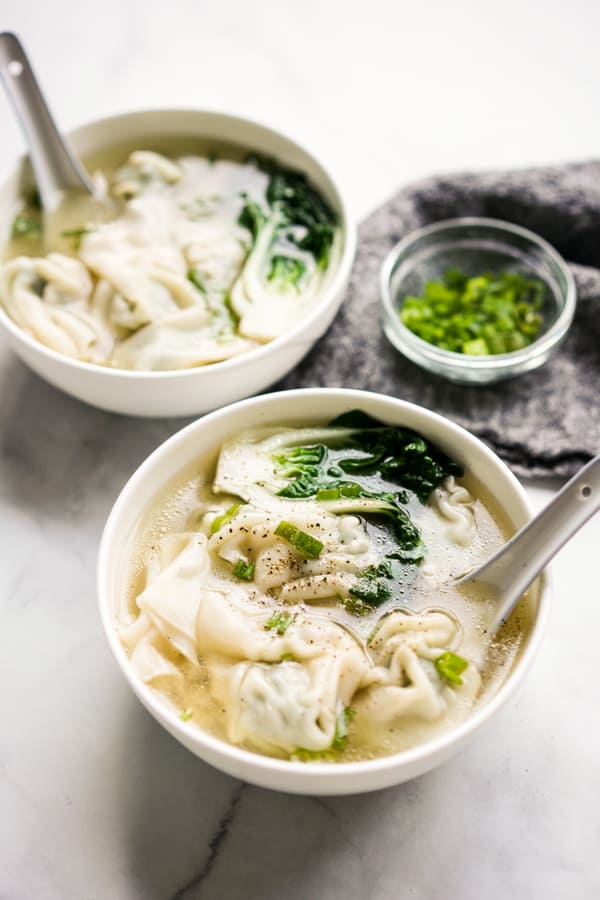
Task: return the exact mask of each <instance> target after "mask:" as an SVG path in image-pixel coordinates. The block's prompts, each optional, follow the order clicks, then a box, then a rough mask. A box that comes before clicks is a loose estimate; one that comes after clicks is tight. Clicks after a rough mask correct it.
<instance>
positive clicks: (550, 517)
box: [456, 456, 600, 634]
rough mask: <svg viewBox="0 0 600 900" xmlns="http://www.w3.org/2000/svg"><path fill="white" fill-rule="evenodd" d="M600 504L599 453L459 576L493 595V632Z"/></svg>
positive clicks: (462, 580) (459, 580)
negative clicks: (482, 559)
mask: <svg viewBox="0 0 600 900" xmlns="http://www.w3.org/2000/svg"><path fill="white" fill-rule="evenodd" d="M598 509H600V456H596V457H594V459H592V460H591V462H589V463H588V464H587V465H586V466H584V467H583V469H581V470H580V471H579V472H578V473H577V475H575V476H574V477H573V478H571V480H570V481H568V482H567V483H566V484H565V485H564V487H563V488H561V490H560V491H559V492H558V494H557V495H556V496H555V497H554V498H553V499H552V500H551V501H550V503H549V504H548V505H547V506H546V507H545V508H544V509H543V510H542V511H541V512H540V513H539V514H538V515H537V516H535V517H534V518H533V519H532V520H531V521H530V522H529V523H528V524H527V525H525V527H524V528H521V530H520V531H518V532H517V533H516V534H515V535H514V537H512V538H511V539H510V541H508V543H506V544H505V545H504V546H503V547H502V548H501V549H500V550H499V551H498V553H496V554H494V556H492V558H491V559H489V560H488V561H487V562H485V563H484V564H483V565H481V566H479V567H478V568H476V569H474V570H473V571H471V572H468V573H467V574H466V575H463V576H462V577H461V578H459V579H457V582H456V583H457V584H469V583H476V584H480V585H481V586H482V587H483V588H485V589H486V590H487V591H488V593H491V594H492V596H495V599H496V603H497V606H496V611H495V614H494V618H493V620H492V623H491V626H490V632H491V633H492V634H493V633H494V632H496V631H497V630H498V628H499V627H500V626H501V625H502V624H504V622H506V620H507V618H508V616H509V615H510V613H511V612H512V610H513V609H514V607H515V606H516V605H517V603H518V602H519V600H520V599H521V597H522V596H523V594H524V593H525V591H526V590H527V588H528V587H529V585H530V584H531V583H532V581H533V580H534V579H535V578H536V577H537V576H538V575H539V574H540V572H541V571H542V569H544V568H545V567H546V565H547V564H548V563H549V562H550V560H551V559H552V557H553V556H554V555H555V554H556V553H557V552H558V551H559V550H560V548H561V547H562V546H563V545H564V544H566V542H567V541H568V540H570V538H572V537H573V535H574V534H575V533H576V532H577V531H578V530H579V529H580V528H581V526H582V525H584V524H585V523H586V522H587V520H588V519H590V518H591V517H592V516H593V515H594V514H595V513H596V512H598Z"/></svg>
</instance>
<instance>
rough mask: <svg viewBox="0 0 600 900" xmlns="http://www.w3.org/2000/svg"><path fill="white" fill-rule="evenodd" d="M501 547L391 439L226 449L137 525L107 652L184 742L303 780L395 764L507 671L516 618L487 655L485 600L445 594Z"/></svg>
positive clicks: (244, 441)
mask: <svg viewBox="0 0 600 900" xmlns="http://www.w3.org/2000/svg"><path fill="white" fill-rule="evenodd" d="M506 532H507V529H506V527H505V524H504V523H503V522H502V521H500V520H499V519H498V516H497V514H496V511H495V510H494V509H492V508H491V507H490V504H489V503H488V502H487V501H486V500H485V495H484V492H483V491H482V490H481V489H480V487H479V486H478V485H477V484H476V483H475V482H474V481H473V480H472V479H469V476H468V473H467V474H464V473H463V472H462V471H461V469H460V467H459V466H458V465H457V464H456V463H454V462H453V461H452V460H451V459H449V458H448V457H447V456H445V455H444V454H443V453H442V452H440V451H439V450H438V449H437V448H436V447H435V446H434V445H433V444H431V443H430V442H429V441H427V440H425V439H424V438H422V437H421V436H419V435H418V434H416V433H415V432H414V431H411V430H409V429H406V428H402V427H396V426H387V425H384V424H383V423H381V422H379V421H377V420H375V419H373V418H371V417H370V416H368V415H366V414H365V413H363V412H360V411H355V412H351V413H345V414H343V415H342V416H339V417H338V418H337V419H335V420H334V421H333V422H331V423H330V424H329V425H326V426H311V425H310V424H308V425H306V426H302V427H295V428H290V427H278V426H276V425H275V426H273V427H270V426H269V427H261V428H257V429H253V430H250V431H245V432H243V433H241V434H239V435H237V436H236V437H235V438H232V439H230V440H228V441H226V442H225V443H224V444H223V445H222V446H221V447H220V448H218V456H217V458H216V459H215V458H214V456H213V457H212V458H207V459H204V460H199V465H198V469H197V470H196V471H195V472H194V473H193V474H191V473H187V474H186V475H185V476H183V475H182V476H181V478H180V480H179V481H178V482H176V483H174V484H173V485H172V486H171V488H170V489H169V490H168V491H167V492H166V493H165V494H164V495H163V496H162V497H161V498H160V499H159V501H158V502H157V504H156V506H155V508H154V509H152V510H151V511H150V512H149V513H148V514H147V516H146V517H145V519H144V521H143V522H142V523H141V524H140V527H139V533H138V534H137V536H136V550H135V553H134V554H133V562H132V565H131V571H130V576H129V580H128V593H127V596H126V597H123V598H122V599H121V604H120V608H119V611H118V616H117V620H118V631H119V636H120V639H121V642H122V644H123V646H124V647H125V649H126V652H127V655H128V657H129V660H130V664H131V666H132V669H133V671H134V672H135V674H136V676H137V677H138V678H139V679H141V681H143V682H144V683H146V684H147V685H148V686H149V687H150V688H152V689H154V690H156V691H158V692H159V693H160V694H161V695H162V696H164V697H165V699H166V700H167V701H168V702H169V703H170V704H172V705H174V706H175V708H176V709H177V710H178V712H179V715H180V718H181V719H182V720H183V722H185V723H186V727H189V728H195V727H200V728H201V729H204V730H206V731H208V732H209V733H211V734H213V735H215V736H216V737H218V738H221V739H222V740H224V741H227V742H229V743H231V744H234V745H236V746H240V747H243V748H245V749H247V750H251V751H254V752H257V753H262V754H266V755H269V756H272V757H276V758H280V759H284V760H292V761H300V762H306V763H310V762H311V761H326V762H332V763H335V762H350V761H358V760H365V759H373V758H375V757H378V756H385V755H389V754H393V753H397V752H399V751H401V750H405V749H407V748H410V747H414V746H416V745H418V744H420V743H423V742H425V741H427V740H429V739H430V738H433V737H434V736H435V735H438V734H440V733H441V732H442V731H445V730H447V729H449V728H451V727H453V726H455V725H456V724H458V723H459V722H461V721H463V720H464V719H465V718H466V717H467V716H468V715H469V713H470V711H471V710H472V709H473V707H474V706H475V704H477V703H478V702H480V701H481V700H482V698H485V697H489V696H490V695H491V694H492V693H493V692H494V691H495V690H496V688H497V687H498V686H499V685H500V684H501V683H502V681H503V679H504V677H505V676H506V675H507V674H508V672H509V670H510V667H511V665H512V662H513V660H514V658H515V654H516V652H517V650H518V647H519V644H520V641H521V636H522V628H521V623H520V621H519V617H520V616H522V615H524V612H518V613H517V615H513V617H512V618H511V620H510V622H509V624H508V625H507V626H505V627H504V628H503V630H502V631H501V632H500V633H499V634H498V636H497V637H495V638H494V639H490V638H489V636H488V634H487V624H488V622H489V621H491V618H492V611H493V610H492V600H491V598H489V597H486V596H483V595H480V594H478V593H477V592H476V591H475V590H474V589H473V587H472V586H471V587H462V588H460V589H459V588H458V587H457V586H456V585H455V584H454V579H455V577H456V576H458V575H460V574H462V573H464V572H465V571H466V570H467V569H469V568H471V567H472V566H474V565H477V564H478V563H479V562H481V561H483V560H484V559H485V558H487V557H488V556H489V555H490V554H491V553H492V552H493V551H494V550H495V549H496V548H497V547H498V546H499V545H500V544H502V543H503V542H504V540H505V536H506Z"/></svg>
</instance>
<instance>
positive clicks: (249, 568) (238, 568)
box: [233, 559, 256, 581]
mask: <svg viewBox="0 0 600 900" xmlns="http://www.w3.org/2000/svg"><path fill="white" fill-rule="evenodd" d="M255 568H256V567H255V565H254V563H251V562H245V561H244V560H243V559H238V561H237V562H236V564H235V566H234V567H233V574H234V575H235V577H236V578H241V579H242V581H252V579H253V578H254V569H255Z"/></svg>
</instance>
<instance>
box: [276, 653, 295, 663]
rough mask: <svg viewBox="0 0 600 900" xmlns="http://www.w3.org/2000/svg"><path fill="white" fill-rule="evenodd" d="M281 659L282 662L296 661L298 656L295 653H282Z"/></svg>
mask: <svg viewBox="0 0 600 900" xmlns="http://www.w3.org/2000/svg"><path fill="white" fill-rule="evenodd" d="M279 661H280V662H295V661H296V657H295V656H294V654H293V653H282V654H281V659H280V660H279Z"/></svg>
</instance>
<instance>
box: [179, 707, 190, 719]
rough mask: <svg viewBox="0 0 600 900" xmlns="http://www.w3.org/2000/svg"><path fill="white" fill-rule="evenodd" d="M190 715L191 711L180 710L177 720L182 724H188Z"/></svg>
mask: <svg viewBox="0 0 600 900" xmlns="http://www.w3.org/2000/svg"><path fill="white" fill-rule="evenodd" d="M192 715H193V713H192V710H191V709H189V708H188V709H182V710H181V712H180V713H179V718H180V719H181V721H182V722H189V720H190V719H191V718H192Z"/></svg>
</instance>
